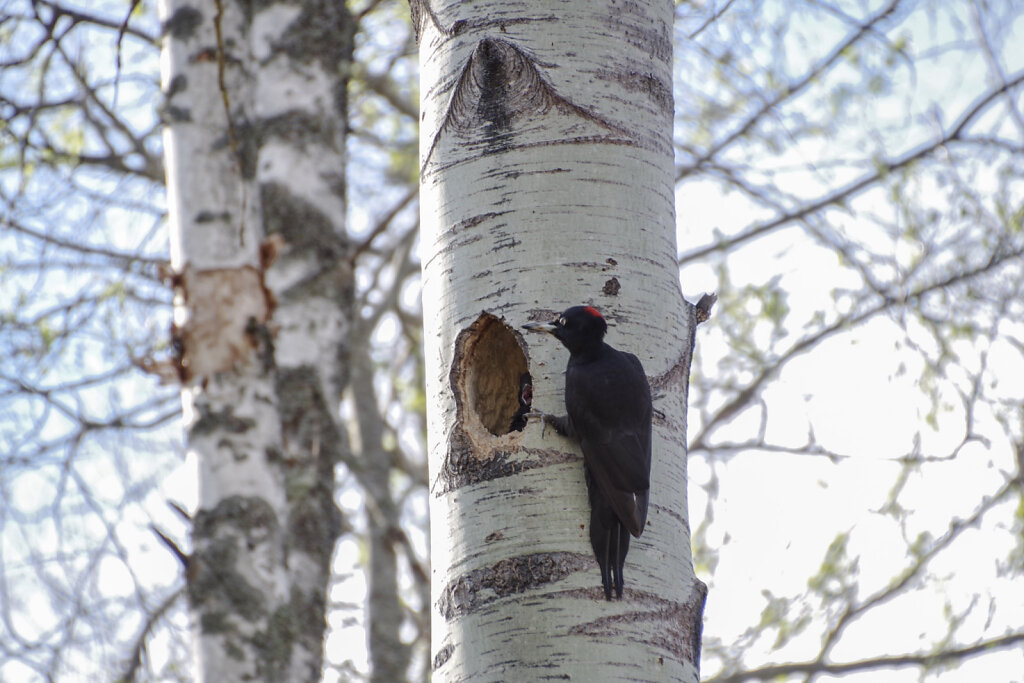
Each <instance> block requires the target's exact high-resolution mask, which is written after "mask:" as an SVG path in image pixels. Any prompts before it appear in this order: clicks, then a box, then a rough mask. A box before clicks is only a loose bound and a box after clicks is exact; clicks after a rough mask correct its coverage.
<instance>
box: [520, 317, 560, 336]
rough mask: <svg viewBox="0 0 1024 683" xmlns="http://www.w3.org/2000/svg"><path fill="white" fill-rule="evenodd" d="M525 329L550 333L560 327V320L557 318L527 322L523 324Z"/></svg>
mask: <svg viewBox="0 0 1024 683" xmlns="http://www.w3.org/2000/svg"><path fill="white" fill-rule="evenodd" d="M523 329H524V330H533V331H535V332H547V333H548V334H552V333H554V331H555V330H556V329H558V322H557V321H555V320H548V321H541V322H535V323H526V324H525V325H523Z"/></svg>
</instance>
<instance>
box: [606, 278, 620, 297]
mask: <svg viewBox="0 0 1024 683" xmlns="http://www.w3.org/2000/svg"><path fill="white" fill-rule="evenodd" d="M621 289H622V285H620V284H619V279H618V278H616V277H613V278H610V279H609V280H608V281H607V282H605V283H604V287H602V288H601V293H602V294H604V295H605V296H618V295H619V291H620V290H621Z"/></svg>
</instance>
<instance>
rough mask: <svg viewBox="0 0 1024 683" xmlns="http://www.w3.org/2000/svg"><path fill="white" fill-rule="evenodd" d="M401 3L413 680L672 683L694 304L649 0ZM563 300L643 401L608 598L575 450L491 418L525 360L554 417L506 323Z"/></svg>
mask: <svg viewBox="0 0 1024 683" xmlns="http://www.w3.org/2000/svg"><path fill="white" fill-rule="evenodd" d="M413 10H414V11H413V17H414V23H415V24H416V25H417V27H418V29H419V46H420V68H421V76H420V77H421V93H422V95H421V110H422V112H423V114H422V122H421V137H420V139H421V147H420V150H421V221H422V251H423V306H424V325H425V335H424V336H425V340H426V348H425V354H426V363H427V398H428V406H429V410H428V434H429V435H428V440H429V452H430V471H431V535H432V546H431V560H432V567H433V576H432V616H433V620H432V623H433V631H432V638H433V643H432V653H433V665H434V676H435V678H434V680H440V681H474V682H476V681H511V680H540V679H542V678H544V679H547V678H554V679H559V678H563V677H564V678H567V679H571V680H598V681H606V680H608V681H610V680H671V681H696V680H698V670H697V666H698V662H699V651H700V624H701V615H702V611H703V601H704V587H703V584H701V583H700V582H699V581H697V580H696V579H695V577H694V574H693V567H692V561H691V556H690V537H689V527H688V515H687V507H686V450H685V434H686V395H687V385H688V375H689V365H690V353H691V350H692V337H693V328H694V315H693V309H692V307H690V306H689V305H688V304H686V303H685V302H684V300H683V299H682V296H681V293H680V289H679V281H678V275H677V270H676V265H675V263H676V261H675V256H676V245H675V213H674V204H673V198H674V192H673V149H672V143H671V134H672V102H673V100H672V92H671V84H672V79H671V68H672V44H671V36H672V34H671V21H672V3H671V2H668V1H667V0H644V1H641V2H630V3H622V2H617V1H616V0H566V1H564V2H548V1H547V0H533V1H527V2H513V3H509V2H506V1H501V2H498V1H483V0H482V1H480V2H474V3H464V2H456V1H454V0H447V1H444V2H442V1H438V0H434V1H432V2H429V3H428V2H425V1H424V2H414V3H413ZM575 304H592V305H594V306H596V307H597V308H599V309H600V310H601V311H602V312H603V313H604V314H605V316H606V318H607V319H608V321H609V323H610V326H611V329H610V331H609V334H608V337H607V340H608V342H609V343H610V344H612V345H613V346H615V347H617V348H620V349H622V350H626V351H631V352H633V353H636V354H637V355H638V356H639V357H640V359H641V361H642V362H643V364H644V367H645V369H646V372H647V374H648V376H649V379H650V381H651V385H652V389H653V393H654V395H655V408H656V409H657V410H658V411H660V412H661V413H662V414H664V416H665V417H664V418H663V419H662V418H658V417H656V418H655V425H654V454H653V460H654V462H653V471H652V477H651V481H652V485H651V493H650V496H651V506H650V514H649V520H648V526H647V528H646V530H645V533H644V534H643V536H642V537H641V538H640V539H635V540H634V541H633V543H632V546H631V550H630V553H629V556H628V558H627V561H626V567H625V581H626V590H625V597H624V599H623V600H622V601H613V602H606V601H605V600H604V599H603V598H604V596H603V592H602V590H601V588H600V574H599V571H598V567H597V563H596V561H595V560H594V558H593V556H592V552H591V549H590V545H589V537H588V534H587V525H588V523H589V508H588V503H587V499H586V492H585V485H584V482H583V472H582V461H581V457H580V455H579V451H578V449H577V447H576V446H575V445H574V444H573V443H571V442H569V441H567V440H565V439H562V438H561V437H558V436H557V435H555V434H554V433H553V432H552V431H551V430H548V432H547V434H546V435H543V436H542V434H541V428H540V425H539V424H537V423H535V422H533V423H531V424H530V425H529V426H528V427H527V428H526V430H525V431H523V432H521V433H520V432H512V433H506V432H507V431H508V427H507V425H508V422H506V420H507V419H509V418H511V415H512V412H513V411H514V410H515V406H516V393H517V388H518V384H517V382H518V378H519V373H520V372H522V371H523V370H525V369H526V368H527V367H528V368H529V370H530V372H531V373H532V376H533V382H534V402H533V405H534V406H535V407H536V408H539V409H541V410H544V411H546V412H550V413H556V414H558V413H564V405H563V403H562V391H563V372H564V369H565V363H566V361H567V359H568V353H567V352H566V350H565V349H564V348H562V347H561V345H560V344H558V343H557V341H555V340H553V339H551V338H547V337H545V338H540V337H529V338H524V337H522V336H521V335H520V334H519V333H518V331H517V330H518V326H519V325H520V324H522V323H525V322H528V321H530V320H535V319H540V318H548V317H550V316H553V315H554V314H555V313H557V312H560V311H561V310H563V309H564V308H566V307H568V306H570V305H575ZM482 312H486V313H487V314H488V315H484V316H482V315H481V313H482ZM490 316H493V317H490ZM524 354H525V355H524ZM527 358H528V361H527V360H526V359H527Z"/></svg>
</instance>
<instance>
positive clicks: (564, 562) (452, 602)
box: [437, 552, 594, 620]
mask: <svg viewBox="0 0 1024 683" xmlns="http://www.w3.org/2000/svg"><path fill="white" fill-rule="evenodd" d="M593 564H594V560H593V558H591V557H590V556H589V555H584V554H582V553H570V552H555V553H533V554H530V555H519V556H517V557H508V558H505V559H503V560H500V561H498V562H496V563H494V564H492V565H490V566H488V567H482V568H480V569H474V570H472V571H470V572H467V573H465V574H463V575H462V576H460V577H458V578H456V579H453V580H452V581H450V582H449V583H448V585H447V586H445V587H444V589H443V590H442V591H441V597H440V598H439V599H438V601H437V609H438V611H439V612H440V613H441V616H443V617H444V618H445V619H446V620H451V619H452V618H454V617H457V616H463V615H465V614H469V613H472V612H474V611H476V610H479V609H480V608H482V607H484V606H486V605H489V604H491V603H493V602H495V601H497V600H500V599H501V598H505V597H508V596H509V595H516V594H519V593H524V592H526V591H527V590H529V589H531V588H539V587H541V586H544V585H547V584H549V583H554V582H555V581H559V580H561V579H564V578H565V577H566V576H569V575H570V574H573V573H575V572H578V571H586V570H589V569H591V568H592V567H593Z"/></svg>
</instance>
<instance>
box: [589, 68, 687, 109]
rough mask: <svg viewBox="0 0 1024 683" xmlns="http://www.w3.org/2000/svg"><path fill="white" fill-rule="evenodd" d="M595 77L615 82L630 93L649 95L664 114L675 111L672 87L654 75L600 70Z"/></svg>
mask: <svg viewBox="0 0 1024 683" xmlns="http://www.w3.org/2000/svg"><path fill="white" fill-rule="evenodd" d="M595 75H597V76H599V77H601V78H604V79H605V80H609V81H615V82H616V83H618V84H619V85H620V86H622V88H623V89H625V90H628V91H629V92H637V93H643V94H644V95H647V96H648V97H649V98H650V99H651V100H652V101H653V102H654V104H655V105H656V106H657V108H658V109H659V110H660V111H661V112H663V113H671V112H672V110H673V107H674V103H675V101H674V100H673V98H672V89H671V87H668V86H666V84H665V83H662V82H661V81H660V80H658V79H657V78H655V76H654V74H652V73H639V72H636V71H608V70H598V71H596V72H595Z"/></svg>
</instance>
